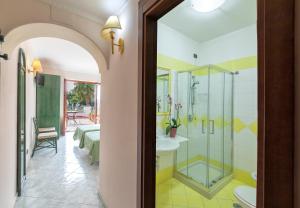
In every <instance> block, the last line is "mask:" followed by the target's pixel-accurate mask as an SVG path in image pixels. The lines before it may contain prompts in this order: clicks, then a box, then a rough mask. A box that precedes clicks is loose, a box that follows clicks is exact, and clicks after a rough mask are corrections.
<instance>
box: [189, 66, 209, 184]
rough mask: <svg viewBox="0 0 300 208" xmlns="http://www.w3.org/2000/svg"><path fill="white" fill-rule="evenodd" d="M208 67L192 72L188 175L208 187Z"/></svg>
mask: <svg viewBox="0 0 300 208" xmlns="http://www.w3.org/2000/svg"><path fill="white" fill-rule="evenodd" d="M207 128H208V68H206V69H201V70H197V71H193V72H191V73H190V82H189V109H188V138H189V142H188V176H189V177H190V178H192V179H193V180H194V181H196V182H198V183H200V184H202V185H203V186H205V187H208V185H209V184H208V183H207V177H208V171H207V167H208V163H207V160H206V158H207V154H208V151H207V148H206V147H207V145H208V140H207V136H208V133H209V132H208V129H207Z"/></svg>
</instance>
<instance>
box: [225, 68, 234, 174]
mask: <svg viewBox="0 0 300 208" xmlns="http://www.w3.org/2000/svg"><path fill="white" fill-rule="evenodd" d="M233 83H234V76H233V75H232V74H230V73H224V96H223V97H224V176H228V175H230V174H231V173H232V171H233V89H234V85H233Z"/></svg>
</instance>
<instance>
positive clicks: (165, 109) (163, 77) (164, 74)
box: [156, 69, 171, 114]
mask: <svg viewBox="0 0 300 208" xmlns="http://www.w3.org/2000/svg"><path fill="white" fill-rule="evenodd" d="M170 86H171V85H170V72H169V71H168V70H165V69H157V93H156V112H157V114H168V113H169V104H168V95H169V94H170V91H171V89H170Z"/></svg>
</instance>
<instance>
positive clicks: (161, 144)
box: [156, 138, 180, 152]
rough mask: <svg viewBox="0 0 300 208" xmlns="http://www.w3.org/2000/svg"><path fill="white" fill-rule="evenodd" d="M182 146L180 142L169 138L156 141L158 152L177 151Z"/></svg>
mask: <svg viewBox="0 0 300 208" xmlns="http://www.w3.org/2000/svg"><path fill="white" fill-rule="evenodd" d="M179 146H180V144H179V142H178V141H176V140H174V139H169V138H164V139H163V138H159V139H156V152H170V151H175V150H177V149H178V148H179Z"/></svg>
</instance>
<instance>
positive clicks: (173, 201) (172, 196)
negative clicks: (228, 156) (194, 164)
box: [156, 178, 243, 208]
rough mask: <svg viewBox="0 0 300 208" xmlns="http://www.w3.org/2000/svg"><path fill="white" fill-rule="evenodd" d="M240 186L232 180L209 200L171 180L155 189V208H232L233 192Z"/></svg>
mask: <svg viewBox="0 0 300 208" xmlns="http://www.w3.org/2000/svg"><path fill="white" fill-rule="evenodd" d="M240 185H243V183H242V182H240V181H238V180H232V181H231V182H230V183H229V184H228V185H227V186H225V187H224V188H223V189H222V190H220V191H219V192H218V193H217V194H216V195H215V196H214V197H213V198H212V199H210V200H209V199H207V198H205V197H204V196H202V195H201V194H200V193H198V192H196V191H194V190H193V189H191V188H190V187H188V186H186V185H185V184H183V183H181V182H180V181H178V180H176V179H174V178H172V179H170V180H168V181H166V182H164V183H162V184H159V185H158V186H157V187H156V190H157V193H156V208H233V204H234V203H236V199H235V197H234V195H233V192H234V189H235V188H236V187H237V186H240Z"/></svg>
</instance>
